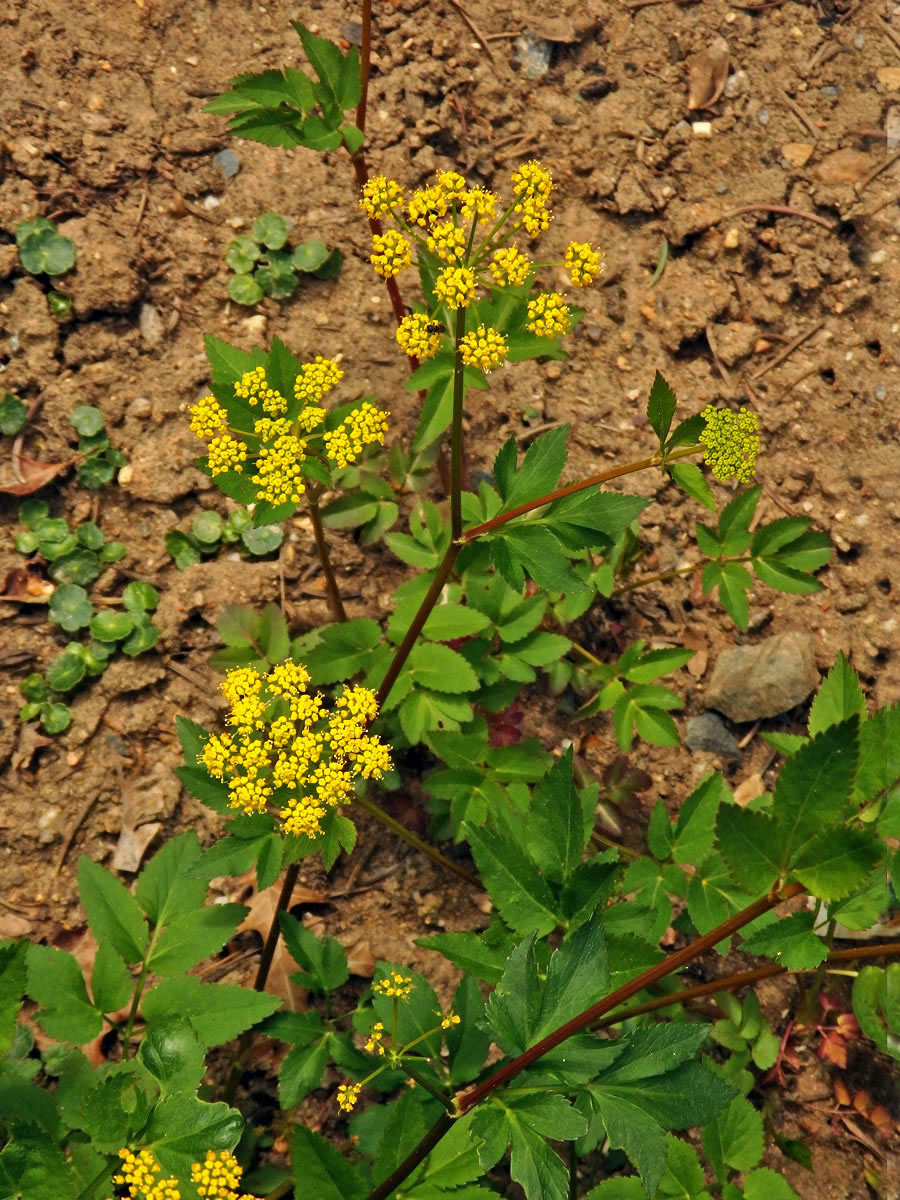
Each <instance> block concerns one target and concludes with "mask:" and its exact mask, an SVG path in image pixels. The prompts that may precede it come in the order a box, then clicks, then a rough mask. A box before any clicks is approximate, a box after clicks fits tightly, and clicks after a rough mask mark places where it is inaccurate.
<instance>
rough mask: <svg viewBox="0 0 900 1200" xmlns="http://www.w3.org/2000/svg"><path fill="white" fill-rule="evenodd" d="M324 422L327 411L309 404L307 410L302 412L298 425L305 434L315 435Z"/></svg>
mask: <svg viewBox="0 0 900 1200" xmlns="http://www.w3.org/2000/svg"><path fill="white" fill-rule="evenodd" d="M324 420H325V409H324V408H319V406H318V405H316V404H308V405H307V406H306V408H304V409H301V410H300V416H299V417H298V418H297V424H298V425H299V426H300V428H301V429H302V430H303V432H304V433H314V432H315V430H316V429H317V428H318V426H319V425H321V424H322V422H323V421H324Z"/></svg>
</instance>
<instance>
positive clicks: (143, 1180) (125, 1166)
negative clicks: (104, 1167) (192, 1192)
mask: <svg viewBox="0 0 900 1200" xmlns="http://www.w3.org/2000/svg"><path fill="white" fill-rule="evenodd" d="M119 1158H120V1159H121V1160H122V1170H121V1172H120V1173H119V1174H118V1175H114V1176H113V1183H115V1184H116V1185H117V1186H118V1187H126V1186H127V1188H128V1196H129V1197H130V1200H181V1191H180V1189H179V1187H178V1180H177V1179H157V1178H156V1176H158V1175H161V1174H162V1167H161V1166H160V1165H159V1163H158V1162H157V1161H156V1159H155V1158H154V1156H153V1152H152V1151H151V1150H146V1149H145V1150H139V1151H138V1152H137V1154H134V1153H133V1152H132V1151H131V1150H129V1149H127V1147H126V1148H123V1149H122V1150H120V1151H119Z"/></svg>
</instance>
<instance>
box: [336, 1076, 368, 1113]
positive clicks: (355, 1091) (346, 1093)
mask: <svg viewBox="0 0 900 1200" xmlns="http://www.w3.org/2000/svg"><path fill="white" fill-rule="evenodd" d="M361 1091H362V1084H361V1083H342V1084H341V1086H340V1087H339V1088H338V1090H337V1102H338V1108H339V1109H340V1110H341V1112H352V1111H353V1106H354V1105H355V1104H356V1102H357V1100H358V1099H359V1093H360V1092H361Z"/></svg>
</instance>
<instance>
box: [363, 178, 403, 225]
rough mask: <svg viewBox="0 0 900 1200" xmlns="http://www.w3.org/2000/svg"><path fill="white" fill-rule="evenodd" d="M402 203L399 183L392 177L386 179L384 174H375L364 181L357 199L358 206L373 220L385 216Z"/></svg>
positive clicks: (401, 190)
mask: <svg viewBox="0 0 900 1200" xmlns="http://www.w3.org/2000/svg"><path fill="white" fill-rule="evenodd" d="M402 204H403V189H402V188H401V186H400V184H399V183H397V182H396V180H394V179H386V178H385V177H384V175H376V176H375V178H374V179H370V180H369V181H368V182H367V183H366V185H365V186H364V187H363V190H362V197H361V198H360V201H359V206H360V208H361V209H362V210H363V211H364V212H365V214H366V216H367V217H371V218H372V219H373V220H376V219H377V218H379V217H384V216H387V215H388V213H391V212H393V210H394V209H395V208H400V207H401V206H402Z"/></svg>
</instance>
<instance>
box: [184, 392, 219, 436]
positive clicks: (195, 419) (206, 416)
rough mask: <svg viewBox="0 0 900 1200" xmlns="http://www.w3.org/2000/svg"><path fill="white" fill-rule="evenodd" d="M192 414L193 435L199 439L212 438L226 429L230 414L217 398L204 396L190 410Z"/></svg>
mask: <svg viewBox="0 0 900 1200" xmlns="http://www.w3.org/2000/svg"><path fill="white" fill-rule="evenodd" d="M188 412H189V413H190V414H191V433H195V434H196V435H197V437H198V438H208V437H212V436H213V434H214V433H215V432H216V431H217V430H219V429H223V428H224V427H225V423H226V421H227V420H228V414H227V413H226V412H225V409H224V408H223V407H222V405H221V404H220V403H219V402H218V400H217V399H216V398H215V396H204V397H203V398H202V399H201V400H198V401H197V403H196V404H192V405H191V407H190V408H189V409H188Z"/></svg>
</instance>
